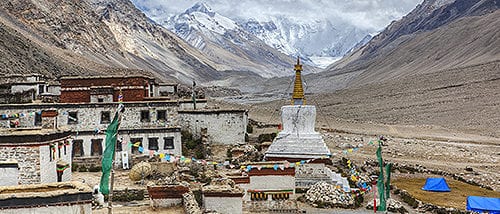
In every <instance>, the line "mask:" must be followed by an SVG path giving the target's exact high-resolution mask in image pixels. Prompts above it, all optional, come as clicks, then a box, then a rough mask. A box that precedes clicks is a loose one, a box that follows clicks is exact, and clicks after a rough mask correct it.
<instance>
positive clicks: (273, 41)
mask: <svg viewBox="0 0 500 214" xmlns="http://www.w3.org/2000/svg"><path fill="white" fill-rule="evenodd" d="M141 9H142V10H143V11H144V12H145V13H146V14H148V16H149V17H151V18H152V19H153V20H155V21H156V22H158V23H160V24H162V25H163V26H165V27H167V28H168V29H169V30H171V31H173V32H174V33H176V34H177V35H178V36H179V37H181V38H183V39H184V40H186V41H187V42H188V43H190V44H191V45H193V46H194V47H196V48H198V49H200V50H202V51H203V52H205V53H207V52H208V53H210V52H211V51H210V49H213V48H214V47H209V44H208V43H213V44H214V45H221V46H222V48H223V49H226V50H228V51H230V52H231V53H233V54H236V55H239V56H240V57H243V58H248V57H246V56H243V55H242V54H241V53H238V52H239V51H237V50H235V47H236V46H238V47H239V48H243V49H248V48H249V47H250V46H251V47H260V48H263V47H264V46H269V47H271V48H267V47H266V48H265V49H266V50H265V52H272V51H271V49H276V50H278V52H280V53H283V54H285V55H288V56H293V57H296V56H300V57H301V58H303V59H304V61H305V62H306V63H307V64H309V65H312V66H316V67H323V68H324V67H326V66H328V65H329V64H331V63H333V62H334V61H336V60H337V59H339V58H341V57H342V56H343V55H344V54H346V53H347V52H349V51H350V50H351V49H352V48H353V47H354V46H355V45H357V44H358V45H359V42H360V41H361V40H363V38H365V36H367V35H369V33H371V32H369V31H368V30H362V29H360V28H357V27H355V26H353V25H351V24H347V23H344V22H342V21H339V22H338V23H335V24H333V23H332V22H330V21H329V20H327V19H321V18H318V19H316V20H314V21H309V20H310V19H304V20H302V19H299V18H296V17H290V16H286V15H276V16H271V17H268V18H267V19H266V20H265V21H262V20H257V19H253V18H251V19H242V18H234V19H230V18H228V17H225V16H223V15H220V14H219V13H217V12H216V11H213V10H212V9H211V8H210V7H209V6H208V5H207V3H200V2H198V3H196V4H194V5H193V6H192V7H191V8H188V9H187V10H185V11H184V12H182V13H181V14H177V15H168V14H166V13H165V11H164V9H162V8H151V7H149V8H147V7H141ZM366 42H367V41H364V43H366ZM364 43H363V44H364ZM207 45H208V46H207ZM253 51H255V49H253ZM244 52H246V53H245V54H249V52H248V50H247V51H244ZM250 55H252V54H250ZM266 55H269V54H266ZM273 55H275V53H273ZM252 58H254V57H250V59H252ZM280 58H281V57H280ZM259 60H260V59H259ZM253 61H254V60H253ZM271 61H272V62H276V60H275V59H272V60H271ZM254 62H255V61H254ZM224 63H228V62H227V61H226V62H224ZM245 66H246V65H245ZM245 66H244V64H242V67H241V68H242V69H243V70H245V69H247V70H251V69H250V68H249V67H245ZM252 66H253V65H252ZM267 69H269V68H267ZM259 70H261V68H259ZM280 70H281V71H280ZM270 75H271V76H281V75H282V69H281V68H279V69H274V70H273V71H271V72H270V73H268V74H266V75H263V76H267V77H268V76H270Z"/></svg>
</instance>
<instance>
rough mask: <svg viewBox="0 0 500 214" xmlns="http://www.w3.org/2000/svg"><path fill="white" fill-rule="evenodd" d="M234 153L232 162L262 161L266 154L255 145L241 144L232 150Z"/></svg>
mask: <svg viewBox="0 0 500 214" xmlns="http://www.w3.org/2000/svg"><path fill="white" fill-rule="evenodd" d="M230 152H231V154H232V161H231V162H232V163H243V162H254V161H260V160H262V158H263V157H264V155H263V154H262V153H261V152H259V151H258V150H257V148H255V146H253V145H248V144H246V145H241V146H237V147H234V148H231V150H230Z"/></svg>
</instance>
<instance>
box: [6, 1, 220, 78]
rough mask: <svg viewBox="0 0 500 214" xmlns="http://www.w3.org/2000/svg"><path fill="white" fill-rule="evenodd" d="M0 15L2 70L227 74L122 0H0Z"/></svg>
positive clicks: (185, 75)
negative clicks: (0, 0)
mask: <svg viewBox="0 0 500 214" xmlns="http://www.w3.org/2000/svg"><path fill="white" fill-rule="evenodd" d="M0 21H1V23H0V27H1V29H2V30H3V31H2V33H3V37H2V42H3V43H4V45H2V46H0V50H1V51H0V54H2V60H1V61H0V67H2V68H5V70H4V72H3V73H5V74H14V73H42V74H45V75H47V76H50V77H58V76H61V75H88V74H110V72H111V73H112V72H115V73H119V74H127V73H146V74H148V73H149V74H151V75H154V76H156V77H159V78H161V79H164V80H169V81H174V80H179V81H181V82H186V83H190V82H191V81H192V80H193V79H195V80H198V81H199V82H206V81H211V80H220V79H224V78H225V77H227V74H225V73H224V72H220V71H219V70H218V69H219V67H218V66H219V64H218V63H215V62H213V61H211V60H210V59H208V58H207V57H205V56H204V54H202V53H201V52H200V51H198V50H197V49H195V48H193V47H192V46H190V45H188V44H186V43H185V42H184V41H183V40H181V39H180V38H178V37H177V36H176V35H175V34H173V33H171V32H169V31H168V30H166V29H165V28H163V27H162V26H160V25H158V24H156V23H154V22H153V21H152V20H150V19H148V18H147V17H146V16H145V15H144V14H143V13H142V12H141V11H139V10H138V9H137V8H135V6H134V5H133V4H132V3H131V2H130V1H128V0H118V1H111V0H84V1H76V2H75V1H40V0H32V1H20V0H14V1H2V2H1V3H0Z"/></svg>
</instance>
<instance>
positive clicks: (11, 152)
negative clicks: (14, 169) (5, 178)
mask: <svg viewBox="0 0 500 214" xmlns="http://www.w3.org/2000/svg"><path fill="white" fill-rule="evenodd" d="M39 155H40V148H39V147H36V146H35V147H27V146H16V147H3V146H2V147H0V159H15V160H17V162H18V165H19V181H18V183H19V184H36V183H40V181H41V177H40V159H39Z"/></svg>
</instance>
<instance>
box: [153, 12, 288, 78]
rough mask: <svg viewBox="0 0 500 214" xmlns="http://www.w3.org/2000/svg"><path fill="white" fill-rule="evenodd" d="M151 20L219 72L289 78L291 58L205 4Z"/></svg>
mask: <svg viewBox="0 0 500 214" xmlns="http://www.w3.org/2000/svg"><path fill="white" fill-rule="evenodd" d="M159 13H161V11H159ZM152 17H153V19H155V21H157V22H158V23H160V24H162V25H163V26H165V27H166V28H168V29H169V30H171V31H172V32H174V33H175V34H177V35H178V36H179V37H181V38H182V39H184V40H185V41H186V42H188V43H189V44H191V45H192V46H194V47H196V48H198V49H199V50H201V51H202V52H203V53H205V54H206V55H207V56H208V57H209V58H211V59H212V60H213V61H215V62H217V63H219V68H218V70H239V71H250V72H254V73H256V74H258V75H259V76H261V77H266V78H269V77H276V76H286V75H291V72H290V69H289V67H290V65H291V64H292V63H293V58H292V57H290V56H287V55H285V54H283V53H281V52H279V51H277V50H276V49H274V48H272V47H270V46H268V45H266V44H265V43H264V42H262V41H261V40H260V39H259V38H257V37H256V36H254V35H252V34H250V33H248V32H247V31H245V30H244V29H243V28H241V27H240V26H239V25H238V24H237V23H236V22H235V21H233V20H231V19H229V18H227V17H224V16H222V15H220V14H218V13H216V12H214V11H213V10H212V9H211V8H210V7H209V6H208V5H207V4H205V3H196V4H195V5H194V6H192V7H191V8H188V9H187V10H186V11H184V12H183V13H181V14H178V15H175V16H172V17H161V16H154V15H153V16H152ZM155 17H157V18H155Z"/></svg>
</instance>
